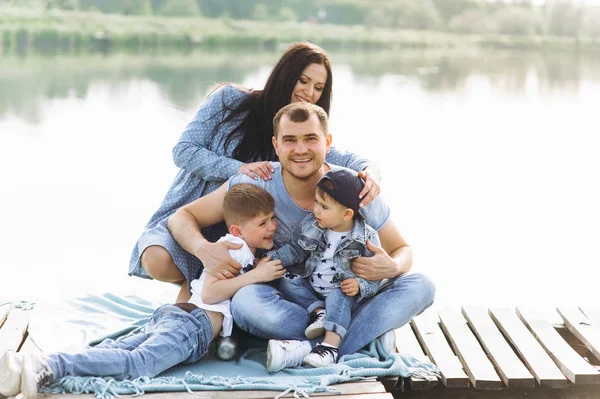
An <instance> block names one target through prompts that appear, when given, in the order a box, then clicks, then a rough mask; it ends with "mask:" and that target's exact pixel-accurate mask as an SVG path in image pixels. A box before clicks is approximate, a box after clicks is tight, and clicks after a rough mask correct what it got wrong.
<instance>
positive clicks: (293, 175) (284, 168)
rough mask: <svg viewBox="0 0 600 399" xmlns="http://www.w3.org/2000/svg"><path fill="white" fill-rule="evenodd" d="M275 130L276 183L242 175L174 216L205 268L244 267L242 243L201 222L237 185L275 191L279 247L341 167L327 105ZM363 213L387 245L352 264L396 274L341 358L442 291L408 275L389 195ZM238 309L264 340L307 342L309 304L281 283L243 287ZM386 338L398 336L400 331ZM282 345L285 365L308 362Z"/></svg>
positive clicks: (406, 252)
mask: <svg viewBox="0 0 600 399" xmlns="http://www.w3.org/2000/svg"><path fill="white" fill-rule="evenodd" d="M273 128H274V137H273V146H274V148H275V151H276V153H277V155H278V156H279V160H280V163H281V165H280V166H278V167H276V168H275V172H274V173H273V176H272V179H271V180H268V181H263V180H260V179H259V180H253V179H251V178H249V177H247V176H245V175H237V176H234V177H232V178H231V179H229V181H228V182H226V183H225V184H224V185H222V186H221V187H220V188H219V189H217V190H216V191H214V192H212V193H211V194H209V195H207V196H204V197H202V198H199V199H197V200H196V201H194V202H192V203H190V204H188V205H186V206H184V207H182V208H180V209H179V210H178V211H177V212H176V213H175V214H174V215H172V216H171V218H170V219H169V223H168V227H169V231H170V232H171V234H172V235H173V237H174V238H175V240H176V241H177V242H178V243H179V244H180V245H181V246H182V247H183V248H184V249H185V250H186V251H188V252H190V253H192V254H194V255H195V256H197V257H198V258H199V259H200V260H201V261H202V263H203V264H204V266H205V267H207V268H209V269H210V270H213V271H214V270H219V271H220V273H218V274H219V275H220V276H221V277H223V278H231V277H233V276H234V275H235V274H237V272H238V270H239V267H240V266H239V264H237V262H235V261H234V260H233V259H231V258H230V257H229V254H228V249H230V248H237V247H233V246H232V245H233V244H225V243H211V242H209V241H207V240H206V239H205V238H204V237H203V236H202V234H201V233H200V227H205V226H209V225H212V224H215V223H218V222H221V221H222V220H223V211H222V204H223V197H224V195H225V193H226V192H227V190H228V189H229V187H230V186H232V185H235V184H238V183H251V184H256V185H259V186H260V187H262V188H264V189H266V190H267V191H268V192H270V193H271V195H273V197H274V198H275V216H276V219H277V224H278V228H277V231H276V233H275V237H274V240H275V247H276V248H278V247H280V246H282V245H283V244H285V243H287V242H289V241H290V240H291V238H292V234H293V231H294V230H295V228H296V226H297V225H298V224H299V223H300V222H301V221H302V220H303V219H304V217H305V216H306V215H307V214H308V213H309V212H311V211H312V209H313V204H314V201H315V188H316V185H317V182H318V180H319V179H320V178H321V176H323V174H324V173H325V172H327V171H328V170H331V169H333V168H339V167H337V166H334V165H328V164H326V163H325V155H326V154H327V152H328V151H329V148H330V146H331V139H332V138H331V135H330V134H329V133H328V123H327V114H326V113H325V112H324V111H323V110H322V109H321V108H320V107H319V106H317V105H313V104H308V103H293V104H289V105H287V106H285V107H283V108H282V109H281V110H280V111H279V112H278V113H277V115H275V118H274V120H273ZM361 215H362V216H363V217H364V218H365V221H366V222H367V224H368V225H370V226H371V227H373V228H374V229H375V230H377V232H378V233H379V237H380V240H381V247H377V246H375V245H373V244H371V243H369V244H368V248H369V250H370V251H371V252H373V253H374V256H373V257H370V258H365V257H359V258H356V259H354V260H353V262H352V269H353V271H354V272H355V274H356V275H357V276H358V277H361V278H364V279H367V280H382V279H390V282H389V285H387V286H386V287H385V288H382V289H381V291H380V292H379V293H378V294H377V295H375V296H374V297H372V298H369V299H368V300H365V301H364V302H363V304H362V305H361V306H359V307H358V308H357V309H356V310H355V312H354V313H353V314H352V323H351V324H350V326H349V327H348V331H347V334H346V336H345V337H344V340H343V341H342V343H341V344H340V347H339V355H340V356H343V355H345V354H348V353H353V352H356V351H357V350H359V349H361V348H362V347H363V346H365V345H367V344H368V343H369V342H371V341H372V340H374V339H376V338H377V337H378V336H380V335H382V334H384V333H386V332H388V331H390V330H393V329H395V328H398V327H400V326H402V325H404V324H406V323H407V322H408V321H410V320H411V319H412V318H413V317H414V316H415V315H417V314H419V313H421V312H422V311H423V310H425V309H426V308H427V307H429V306H430V305H431V303H432V302H433V297H434V294H435V287H434V285H433V283H431V281H430V280H428V279H427V278H426V277H424V276H422V275H420V274H407V272H408V271H409V270H410V268H411V266H412V251H411V249H410V247H409V246H408V244H407V243H406V242H405V241H404V239H403V238H402V235H401V234H400V232H399V231H398V229H397V227H396V226H395V224H394V222H393V221H392V220H391V218H390V211H389V207H388V206H387V205H386V204H385V203H384V201H383V199H382V198H381V196H379V197H377V198H375V199H374V200H373V201H372V202H371V203H369V205H367V206H366V207H365V208H363V209H362V210H361ZM231 307H232V313H233V318H234V320H235V322H236V324H238V325H239V326H240V327H241V328H242V329H243V330H245V331H247V332H249V333H251V334H253V335H256V336H258V337H261V338H264V339H280V340H305V339H306V337H305V336H304V330H305V328H306V326H307V325H308V321H309V320H308V319H309V315H308V314H307V312H306V310H305V309H303V308H302V307H300V306H298V305H296V304H293V303H291V302H289V301H287V300H285V299H284V298H283V296H282V295H281V293H280V292H279V291H278V289H277V286H276V284H271V285H269V284H254V285H249V286H246V287H244V288H242V289H241V290H239V291H238V292H237V294H236V295H235V296H234V297H233V299H232V303H231ZM386 336H387V337H393V334H386ZM391 342H392V343H393V340H391ZM384 346H387V348H386V350H388V351H390V350H392V349H393V347H392V345H391V344H390V340H388V344H387V345H386V344H385V343H384ZM279 349H280V352H281V353H280V354H277V353H275V354H274V356H278V357H279V358H280V359H282V360H281V363H282V364H281V365H280V366H285V367H289V366H290V365H296V364H300V363H301V360H302V358H303V356H304V355H306V353H304V352H305V351H306V349H307V345H305V344H300V343H298V342H297V341H296V342H293V341H292V342H286V341H282V342H281V343H280V345H279ZM308 350H309V351H310V349H308ZM272 355H273V354H272ZM298 359H300V363H298ZM276 368H278V367H276Z"/></svg>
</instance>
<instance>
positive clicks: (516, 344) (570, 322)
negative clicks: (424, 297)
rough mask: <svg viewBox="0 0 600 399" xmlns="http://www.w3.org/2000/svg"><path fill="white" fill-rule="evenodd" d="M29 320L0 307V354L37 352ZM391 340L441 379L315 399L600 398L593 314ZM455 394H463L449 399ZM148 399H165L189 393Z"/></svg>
mask: <svg viewBox="0 0 600 399" xmlns="http://www.w3.org/2000/svg"><path fill="white" fill-rule="evenodd" d="M30 313H31V312H30V311H27V310H22V309H18V308H15V307H12V306H11V305H3V306H0V351H4V350H8V349H14V350H19V351H21V352H39V349H38V348H37V347H36V346H35V344H34V343H33V342H32V341H31V340H30V339H29V338H28V335H27V326H28V321H29V315H30ZM396 338H397V349H398V351H399V352H401V353H408V354H411V355H413V356H415V357H417V358H421V359H429V360H431V361H432V362H433V363H435V364H436V365H437V366H438V367H439V368H440V371H441V378H440V379H439V380H438V379H435V378H430V379H420V378H416V377H412V378H408V379H390V378H387V379H382V380H380V381H377V380H375V379H371V380H367V381H363V382H356V383H346V384H339V385H336V386H335V388H337V389H338V390H339V391H340V392H341V394H331V393H322V394H314V395H313V396H315V397H320V398H329V397H331V398H333V397H336V398H340V397H342V398H346V399H358V398H364V399H384V398H385V399H391V398H393V397H394V396H399V395H395V394H396V393H398V392H400V391H402V396H403V397H415V398H416V397H424V398H425V397H469V395H468V394H467V393H469V392H471V393H473V394H475V396H471V397H482V396H483V397H493V396H492V394H493V393H496V392H498V393H504V396H502V394H501V395H500V396H497V397H521V396H518V394H519V393H522V394H524V395H526V396H527V397H530V398H531V397H536V393H539V394H540V395H539V397H564V398H569V397H573V398H574V397H578V398H579V397H586V398H587V397H590V398H592V397H600V360H599V359H600V309H599V308H597V307H596V308H594V307H591V306H590V307H584V306H581V307H569V308H567V307H564V308H562V307H559V308H557V309H556V310H552V311H551V312H550V313H548V312H540V311H536V310H534V309H527V308H522V307H517V308H492V309H486V308H483V307H481V308H480V307H462V308H461V309H457V308H456V309H443V310H438V311H433V310H428V311H426V312H425V313H423V314H422V315H419V316H417V317H416V318H415V319H413V320H412V321H411V322H410V323H409V324H408V325H406V326H404V327H402V328H400V329H398V330H396ZM453 392H454V393H455V394H458V393H459V392H460V393H461V394H460V395H458V396H456V395H454V396H453ZM509 393H510V394H511V395H513V396H510V395H508V394H509ZM571 393H577V394H576V395H574V396H573V395H571ZM582 393H583V394H582ZM278 394H279V392H274V391H203V392H195V393H194V397H198V398H203V399H204V398H211V399H213V398H219V399H221V398H223V399H224V398H256V399H258V398H272V397H274V396H276V395H278ZM148 395H152V396H153V397H154V398H155V399H159V398H160V399H163V397H164V398H166V397H167V395H168V397H173V396H181V397H183V395H186V396H187V395H188V394H187V393H186V392H182V393H164V394H161V393H152V394H148ZM514 395H517V396H514ZM590 395H591V396H590ZM596 395H597V396H596ZM67 396H71V395H67ZM88 396H89V397H90V398H91V397H92V396H91V395H88ZM287 396H292V395H287ZM61 397H63V396H61Z"/></svg>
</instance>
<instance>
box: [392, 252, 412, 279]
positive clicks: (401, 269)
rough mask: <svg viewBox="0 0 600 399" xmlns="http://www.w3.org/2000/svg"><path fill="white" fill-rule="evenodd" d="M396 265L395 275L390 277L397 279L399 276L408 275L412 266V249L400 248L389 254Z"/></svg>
mask: <svg viewBox="0 0 600 399" xmlns="http://www.w3.org/2000/svg"><path fill="white" fill-rule="evenodd" d="M389 255H390V257H391V258H392V260H393V261H394V263H395V265H396V274H395V275H394V276H391V277H397V276H399V275H401V274H404V273H408V272H409V271H410V269H411V268H412V264H413V253H412V248H411V247H409V246H408V245H406V246H403V247H400V248H398V249H396V250H394V251H392V253H390V254H389Z"/></svg>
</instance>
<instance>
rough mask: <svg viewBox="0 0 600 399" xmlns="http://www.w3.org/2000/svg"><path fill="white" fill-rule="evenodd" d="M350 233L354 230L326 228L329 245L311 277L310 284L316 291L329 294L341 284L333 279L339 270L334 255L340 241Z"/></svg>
mask: <svg viewBox="0 0 600 399" xmlns="http://www.w3.org/2000/svg"><path fill="white" fill-rule="evenodd" d="M350 234H352V231H344V232H337V231H333V230H330V229H327V230H325V237H326V239H327V245H328V247H327V249H326V250H325V251H324V252H323V257H322V258H321V262H319V264H318V265H317V267H315V270H313V272H312V274H311V275H310V277H309V281H310V285H312V287H313V290H315V292H318V293H319V294H321V295H323V296H327V294H329V293H330V292H331V290H333V289H334V288H336V287H338V286H339V284H337V283H336V282H334V281H333V278H334V276H335V273H336V272H337V267H336V266H337V265H336V264H335V262H334V261H333V255H335V250H336V249H337V247H338V245H339V243H340V241H342V240H343V239H345V238H346V237H348V236H349V235H350Z"/></svg>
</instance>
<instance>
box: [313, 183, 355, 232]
mask: <svg viewBox="0 0 600 399" xmlns="http://www.w3.org/2000/svg"><path fill="white" fill-rule="evenodd" d="M346 210H347V208H346V207H345V206H344V205H342V204H340V203H339V202H337V201H336V200H334V199H333V198H331V197H330V196H327V198H324V197H322V196H321V193H320V192H319V191H317V192H316V193H315V207H314V209H313V212H314V214H315V218H316V219H317V223H318V224H319V227H320V228H322V229H335V228H336V227H338V226H339V225H341V224H342V223H343V222H344V221H345V219H344V216H345V215H346Z"/></svg>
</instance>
